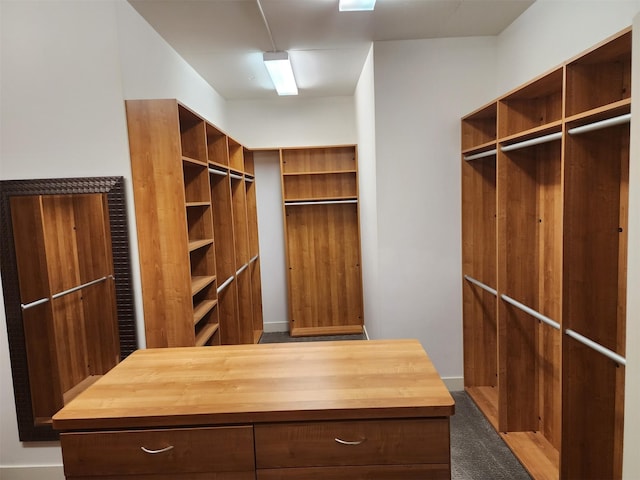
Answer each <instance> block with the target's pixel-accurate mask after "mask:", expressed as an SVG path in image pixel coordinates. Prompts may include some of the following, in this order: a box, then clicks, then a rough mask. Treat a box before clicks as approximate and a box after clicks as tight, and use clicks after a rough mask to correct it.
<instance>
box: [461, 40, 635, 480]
mask: <svg viewBox="0 0 640 480" xmlns="http://www.w3.org/2000/svg"><path fill="white" fill-rule="evenodd" d="M630 85H631V30H630V29H626V30H624V31H622V32H620V33H619V34H617V35H614V36H612V37H611V38H609V39H607V40H605V41H604V42H602V43H600V44H598V45H596V46H595V47H593V48H592V49H590V50H588V51H586V52H584V53H582V54H580V55H578V56H576V57H575V58H573V59H571V60H569V61H567V62H566V63H564V64H563V65H561V66H559V67H558V68H556V69H553V70H552V71H550V72H548V73H546V74H544V75H542V76H540V77H538V78H536V79H534V80H532V81H531V82H528V83H527V84H525V85H523V86H521V87H519V88H517V89H515V90H513V91H511V92H509V93H507V94H505V95H504V96H502V97H500V98H498V99H497V100H496V101H495V102H492V103H490V104H488V105H486V106H484V107H482V108H480V109H478V110H476V111H474V112H472V113H470V114H469V115H467V116H466V117H464V118H463V119H462V125H461V128H462V158H463V161H462V235H463V237H462V247H463V252H462V262H463V317H464V318H463V325H464V356H465V359H464V374H465V388H466V390H467V392H468V393H469V395H470V396H471V397H472V398H473V399H474V401H475V402H476V403H477V405H478V406H479V408H480V409H481V410H482V411H483V413H484V414H485V415H486V417H487V418H488V419H489V421H490V422H491V424H492V425H493V426H494V428H495V429H496V430H497V431H498V432H500V434H501V436H502V438H503V439H504V440H505V441H506V443H507V444H508V445H509V447H510V448H511V449H512V450H513V451H514V453H515V454H516V455H517V456H518V458H519V459H520V460H521V461H522V463H523V465H524V466H525V468H527V470H528V471H529V473H530V474H531V475H532V476H533V477H534V478H536V479H558V478H563V479H564V478H576V479H578V478H579V479H599V478H620V477H621V466H622V426H623V418H622V415H623V411H624V408H623V405H624V398H623V392H624V370H625V368H624V365H625V359H624V353H625V301H626V252H627V239H626V225H627V202H628V199H627V196H628V194H627V188H628V165H629V136H630V128H629V121H630V104H631V89H630Z"/></svg>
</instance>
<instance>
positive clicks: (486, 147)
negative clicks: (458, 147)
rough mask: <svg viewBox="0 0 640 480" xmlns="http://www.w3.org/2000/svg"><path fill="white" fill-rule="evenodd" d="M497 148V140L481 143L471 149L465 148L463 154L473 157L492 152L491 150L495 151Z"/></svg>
mask: <svg viewBox="0 0 640 480" xmlns="http://www.w3.org/2000/svg"><path fill="white" fill-rule="evenodd" d="M495 148H496V141H495V140H491V141H489V142H484V143H481V144H479V145H473V146H471V147H469V148H465V149H463V150H462V154H463V155H465V156H467V155H473V154H475V153H482V152H485V151H487V150H491V149H495Z"/></svg>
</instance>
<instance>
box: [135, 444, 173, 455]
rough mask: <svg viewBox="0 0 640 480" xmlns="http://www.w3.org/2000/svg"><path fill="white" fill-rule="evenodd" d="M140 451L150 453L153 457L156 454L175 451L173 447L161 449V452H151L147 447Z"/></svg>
mask: <svg viewBox="0 0 640 480" xmlns="http://www.w3.org/2000/svg"><path fill="white" fill-rule="evenodd" d="M140 449H141V450H142V451H143V452H144V453H149V454H151V455H155V454H156V453H164V452H168V451H169V450H173V445H169V446H168V447H164V448H161V449H159V450H149V449H148V448H146V447H140Z"/></svg>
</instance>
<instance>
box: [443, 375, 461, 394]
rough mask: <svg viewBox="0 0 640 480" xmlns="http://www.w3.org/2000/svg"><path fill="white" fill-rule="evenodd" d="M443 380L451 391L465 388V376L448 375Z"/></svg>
mask: <svg viewBox="0 0 640 480" xmlns="http://www.w3.org/2000/svg"><path fill="white" fill-rule="evenodd" d="M442 381H443V382H444V384H445V385H446V387H447V389H448V390H449V391H450V392H458V391H460V390H464V377H446V378H443V379H442Z"/></svg>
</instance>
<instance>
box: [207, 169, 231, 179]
mask: <svg viewBox="0 0 640 480" xmlns="http://www.w3.org/2000/svg"><path fill="white" fill-rule="evenodd" d="M209 173H212V174H214V175H220V176H221V177H226V176H227V175H228V174H227V172H225V171H224V170H218V169H217V168H209Z"/></svg>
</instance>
